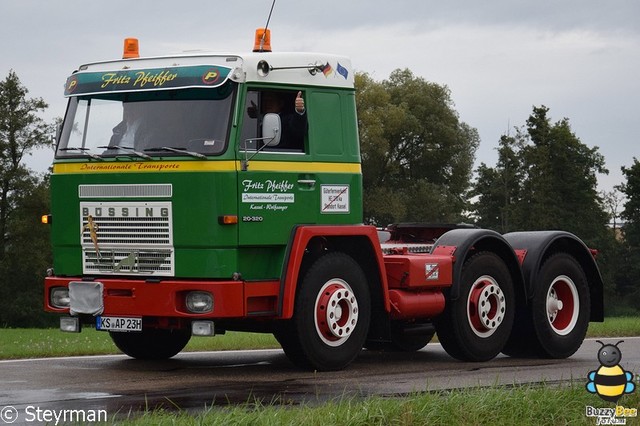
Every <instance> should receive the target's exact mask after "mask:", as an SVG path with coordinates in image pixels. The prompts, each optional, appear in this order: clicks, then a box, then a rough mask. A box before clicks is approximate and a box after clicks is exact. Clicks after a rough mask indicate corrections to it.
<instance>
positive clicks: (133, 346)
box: [109, 329, 191, 359]
mask: <svg viewBox="0 0 640 426" xmlns="http://www.w3.org/2000/svg"><path fill="white" fill-rule="evenodd" d="M109 334H110V336H111V340H113V343H115V345H116V346H117V347H118V349H120V350H121V351H122V352H124V353H125V354H126V355H129V356H130V357H132V358H136V359H167V358H171V357H172V356H174V355H176V354H177V353H178V352H180V351H181V350H182V349H184V347H185V346H187V343H189V340H190V339H191V333H190V332H189V331H186V330H164V329H148V330H143V331H141V332H130V333H116V332H109Z"/></svg>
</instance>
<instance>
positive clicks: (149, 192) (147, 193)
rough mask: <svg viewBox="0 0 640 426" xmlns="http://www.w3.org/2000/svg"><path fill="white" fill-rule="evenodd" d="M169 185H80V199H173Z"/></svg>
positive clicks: (171, 188)
mask: <svg viewBox="0 0 640 426" xmlns="http://www.w3.org/2000/svg"><path fill="white" fill-rule="evenodd" d="M172 190H173V187H172V186H171V184H169V183H159V184H144V185H143V184H139V185H138V184H136V185H132V184H127V185H79V186H78V196H79V197H80V198H150V197H171V194H172Z"/></svg>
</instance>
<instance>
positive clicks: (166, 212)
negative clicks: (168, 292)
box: [80, 202, 174, 276]
mask: <svg viewBox="0 0 640 426" xmlns="http://www.w3.org/2000/svg"><path fill="white" fill-rule="evenodd" d="M80 215H81V218H82V223H81V231H82V232H81V237H80V239H81V245H82V252H83V256H82V257H83V259H82V260H83V272H84V273H85V274H95V273H100V274H118V275H122V274H124V275H162V276H173V275H174V250H173V228H172V220H171V219H172V210H171V203H170V202H82V203H80ZM94 239H95V241H94Z"/></svg>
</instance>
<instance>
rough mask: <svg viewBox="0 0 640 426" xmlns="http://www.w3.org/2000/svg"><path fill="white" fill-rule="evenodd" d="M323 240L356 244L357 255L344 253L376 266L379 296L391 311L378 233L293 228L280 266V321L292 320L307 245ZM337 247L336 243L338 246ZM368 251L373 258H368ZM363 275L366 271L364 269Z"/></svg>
mask: <svg viewBox="0 0 640 426" xmlns="http://www.w3.org/2000/svg"><path fill="white" fill-rule="evenodd" d="M316 237H323V238H326V239H329V240H331V239H336V240H342V241H343V242H345V241H347V240H348V241H350V242H353V241H356V244H355V245H352V246H351V247H352V248H353V247H357V248H358V253H355V252H353V251H349V250H346V253H347V254H349V255H351V256H352V257H354V258H355V260H356V261H362V260H363V258H364V256H367V259H368V260H369V263H370V264H371V263H375V267H373V268H371V269H375V273H377V275H378V277H379V282H380V284H381V286H382V288H381V291H382V296H383V304H384V309H385V310H386V311H387V312H389V311H390V310H391V307H390V302H389V287H388V283H387V277H386V273H385V270H384V260H383V258H382V250H380V242H379V240H378V231H377V230H376V228H375V227H374V226H367V225H296V226H294V227H293V229H292V230H291V236H290V238H289V243H288V244H287V250H286V252H285V256H284V262H283V264H282V273H281V275H280V277H281V278H280V297H279V298H278V314H279V316H280V317H281V318H282V319H289V318H291V317H292V316H293V309H294V304H295V296H296V288H297V285H298V279H299V278H300V276H299V275H300V268H301V265H302V260H303V257H304V254H305V250H306V249H307V247H308V245H309V242H310V241H311V239H312V238H316ZM338 247H339V243H338ZM367 249H370V253H372V254H373V256H369V254H370V253H367ZM363 270H364V272H365V274H367V272H372V273H373V271H371V270H370V271H367V270H365V268H364V267H363Z"/></svg>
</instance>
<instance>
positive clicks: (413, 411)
mask: <svg viewBox="0 0 640 426" xmlns="http://www.w3.org/2000/svg"><path fill="white" fill-rule="evenodd" d="M620 403H621V404H622V403H624V406H625V407H627V408H632V407H638V406H639V404H640V393H638V392H635V393H633V394H631V395H628V396H625V397H624V398H623V399H622V400H621V402H620ZM587 406H591V407H596V408H604V407H607V408H611V407H612V404H610V403H605V402H604V401H602V400H600V399H599V398H598V397H597V396H595V395H592V394H589V393H588V392H586V390H585V388H584V383H577V382H576V383H574V384H572V385H568V386H564V387H557V386H546V385H545V386H535V387H534V386H515V387H493V388H475V389H461V390H455V391H439V392H430V393H424V394H415V395H410V396H408V397H405V398H383V397H370V398H366V399H364V400H362V399H345V400H341V401H334V402H328V403H325V404H323V405H319V406H311V405H303V406H299V407H296V408H295V409H292V407H290V406H286V405H284V406H283V405H277V404H269V405H262V404H261V403H260V402H254V403H247V404H245V405H241V406H233V407H228V408H219V407H214V408H209V409H207V410H205V411H203V412H201V413H198V414H190V413H187V412H169V411H162V410H157V411H151V412H145V413H143V414H142V415H139V416H136V417H134V418H131V419H125V420H118V421H116V422H117V423H119V424H123V425H136V426H137V425H147V424H149V425H175V424H180V425H214V426H215V425H291V426H296V425H300V426H303V425H304V426H313V425H337V426H340V425H345V426H351V425H399V426H403V425H417V426H420V425H515V424H517V425H535V426H538V425H560V424H572V425H594V424H596V420H597V419H596V418H594V417H588V416H587V415H586V407H587ZM637 421H638V418H637V417H636V418H628V419H627V424H637Z"/></svg>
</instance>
